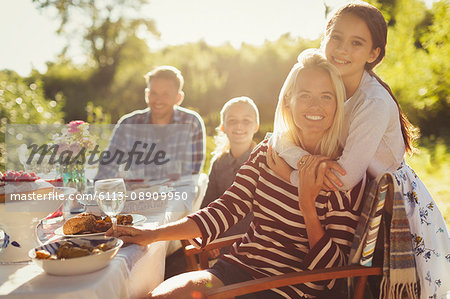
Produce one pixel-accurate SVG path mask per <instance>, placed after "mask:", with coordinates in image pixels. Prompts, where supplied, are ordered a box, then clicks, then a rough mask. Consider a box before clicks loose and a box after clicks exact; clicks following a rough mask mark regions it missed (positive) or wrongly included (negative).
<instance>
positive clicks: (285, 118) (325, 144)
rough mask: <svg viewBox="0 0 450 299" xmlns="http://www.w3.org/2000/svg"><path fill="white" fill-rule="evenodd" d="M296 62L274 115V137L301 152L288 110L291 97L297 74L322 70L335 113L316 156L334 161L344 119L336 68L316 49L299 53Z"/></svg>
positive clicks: (338, 153) (299, 142)
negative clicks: (332, 93)
mask: <svg viewBox="0 0 450 299" xmlns="http://www.w3.org/2000/svg"><path fill="white" fill-rule="evenodd" d="M297 60H298V62H297V63H296V64H295V65H294V66H293V67H292V69H291V71H290V72H289V75H288V76H287V78H286V80H285V81H284V84H283V87H282V88H281V91H280V96H279V98H278V105H277V109H276V111H275V122H274V134H277V135H278V136H281V138H289V139H290V140H291V141H292V142H294V143H295V144H296V145H297V146H300V147H301V148H303V149H305V147H304V145H303V142H302V140H301V137H300V134H299V132H298V128H297V126H296V125H295V123H294V119H293V116H292V111H291V109H290V108H289V107H290V106H291V103H292V100H293V98H294V97H295V94H296V91H297V82H298V77H299V75H300V76H301V71H302V70H305V69H314V68H317V69H321V70H324V71H325V72H326V73H327V74H328V75H329V76H330V79H331V82H332V83H333V87H334V90H335V93H336V112H335V115H334V120H333V123H332V125H331V127H330V128H328V130H327V131H326V132H325V134H324V136H323V138H322V139H321V141H320V142H319V144H318V145H317V149H316V152H317V153H319V154H321V155H324V156H328V157H330V158H331V159H336V158H337V157H339V155H340V146H339V136H340V132H341V130H342V122H343V119H344V101H345V87H344V84H343V83H342V80H341V76H340V74H339V71H338V70H337V69H336V67H335V66H334V65H332V64H331V63H330V62H328V61H327V59H326V58H325V56H324V55H323V53H322V52H321V51H319V50H318V49H308V50H305V51H303V52H302V53H300V55H299V56H298V58H297ZM311 154H314V153H311Z"/></svg>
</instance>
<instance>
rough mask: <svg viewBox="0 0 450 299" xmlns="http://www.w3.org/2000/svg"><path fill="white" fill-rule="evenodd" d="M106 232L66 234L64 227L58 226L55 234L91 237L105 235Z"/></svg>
mask: <svg viewBox="0 0 450 299" xmlns="http://www.w3.org/2000/svg"><path fill="white" fill-rule="evenodd" d="M104 234H105V232H99V233H87V234H77V235H66V234H65V233H64V232H63V228H62V226H61V227H58V228H57V229H55V235H57V236H63V237H90V236H101V235H104Z"/></svg>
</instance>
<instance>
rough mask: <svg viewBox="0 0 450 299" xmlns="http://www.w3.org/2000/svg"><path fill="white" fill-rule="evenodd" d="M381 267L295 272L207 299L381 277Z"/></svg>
mask: <svg viewBox="0 0 450 299" xmlns="http://www.w3.org/2000/svg"><path fill="white" fill-rule="evenodd" d="M381 274H382V268H381V267H364V266H360V265H351V266H343V267H338V268H328V269H318V270H312V271H302V272H294V273H288V274H282V275H277V276H271V277H264V278H259V279H253V280H249V281H244V282H240V283H235V284H231V285H227V286H224V287H220V288H216V289H213V290H211V291H210V292H208V294H207V298H211V299H218V298H230V297H235V296H240V295H244V294H249V293H254V292H259V291H263V290H268V289H272V288H278V287H282V286H288V285H294V284H299V283H305V282H313V281H321V280H328V279H338V278H345V277H360V276H370V275H381Z"/></svg>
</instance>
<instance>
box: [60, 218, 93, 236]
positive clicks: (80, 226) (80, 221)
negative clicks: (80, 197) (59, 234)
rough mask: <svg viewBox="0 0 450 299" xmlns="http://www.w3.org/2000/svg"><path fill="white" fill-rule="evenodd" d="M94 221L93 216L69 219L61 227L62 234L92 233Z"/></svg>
mask: <svg viewBox="0 0 450 299" xmlns="http://www.w3.org/2000/svg"><path fill="white" fill-rule="evenodd" d="M95 222H96V219H95V217H94V216H93V215H85V216H83V215H78V216H75V217H73V218H70V219H69V220H67V221H66V223H64V225H63V232H64V234H66V235H75V234H79V233H84V232H92V231H93V230H94V227H95Z"/></svg>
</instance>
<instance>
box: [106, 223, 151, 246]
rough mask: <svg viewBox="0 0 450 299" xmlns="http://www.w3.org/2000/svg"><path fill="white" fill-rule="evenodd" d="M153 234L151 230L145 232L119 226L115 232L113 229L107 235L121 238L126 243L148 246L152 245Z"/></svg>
mask: <svg viewBox="0 0 450 299" xmlns="http://www.w3.org/2000/svg"><path fill="white" fill-rule="evenodd" d="M151 233H152V231H151V230H143V229H139V228H135V227H132V226H123V225H118V226H117V228H116V229H115V230H114V231H113V229H112V228H110V229H109V230H108V231H107V232H106V234H105V235H106V236H113V237H116V238H120V239H122V241H123V242H124V243H134V244H138V245H142V246H146V245H148V244H150V243H152V237H151Z"/></svg>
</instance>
